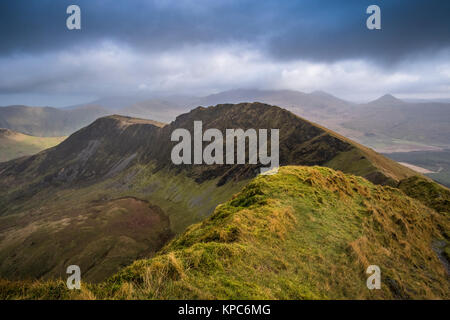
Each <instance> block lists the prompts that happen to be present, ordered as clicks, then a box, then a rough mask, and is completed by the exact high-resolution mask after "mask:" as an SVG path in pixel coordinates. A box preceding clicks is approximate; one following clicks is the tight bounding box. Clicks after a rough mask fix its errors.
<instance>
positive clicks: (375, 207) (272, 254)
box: [0, 166, 450, 299]
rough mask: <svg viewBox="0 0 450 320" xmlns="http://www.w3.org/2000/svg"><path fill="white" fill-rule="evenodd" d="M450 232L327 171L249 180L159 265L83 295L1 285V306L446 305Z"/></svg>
mask: <svg viewBox="0 0 450 320" xmlns="http://www.w3.org/2000/svg"><path fill="white" fill-rule="evenodd" d="M448 226H449V223H448V219H447V218H446V217H445V216H444V215H442V214H439V213H437V212H435V211H434V210H432V209H430V208H428V207H426V206H425V205H423V204H422V203H420V202H419V201H417V200H414V199H412V198H409V197H408V196H406V195H405V194H404V193H403V192H402V191H400V190H399V189H395V188H392V187H382V186H375V185H373V184H372V183H370V182H368V181H367V180H365V179H364V178H361V177H357V176H351V175H346V174H343V173H342V172H337V171H334V170H332V169H329V168H323V167H291V166H289V167H282V168H280V171H279V173H278V174H275V175H272V176H258V177H257V178H255V179H253V180H252V181H251V182H250V183H249V184H248V185H247V186H246V187H245V188H243V190H242V191H241V192H239V193H237V194H235V195H234V196H233V197H232V199H230V200H229V201H228V202H226V203H224V204H221V205H219V206H218V207H217V208H216V210H215V211H214V213H213V215H212V216H210V217H209V218H207V219H206V220H204V221H203V222H200V223H198V224H195V225H192V226H190V227H189V228H188V229H187V230H186V231H185V232H184V233H183V234H181V235H179V236H178V237H177V238H175V239H173V240H172V241H171V242H170V243H169V244H167V245H166V246H165V247H164V248H163V249H162V250H161V251H160V252H159V253H158V254H157V255H156V256H155V257H153V258H151V259H144V260H138V261H136V262H134V263H133V264H132V265H130V266H128V267H126V268H124V269H122V270H121V271H120V272H118V273H117V274H116V275H114V276H113V277H111V278H109V279H108V280H107V281H105V282H102V283H100V284H97V285H91V284H85V291H84V292H81V293H67V292H64V290H62V292H60V291H59V289H58V288H59V287H58V286H57V284H58V282H49V283H42V285H39V284H37V285H35V284H27V285H25V286H23V285H22V286H21V287H20V285H19V284H18V283H15V282H2V283H0V297H1V298H10V299H11V298H12V299H14V298H41V297H45V298H55V299H67V298H75V299H77V298H97V299H328V298H332V299H422V298H423V299H448V298H449V297H450V288H449V282H448V275H447V274H446V271H445V269H444V266H443V264H442V262H441V261H440V260H439V257H438V255H437V254H436V252H435V251H434V250H433V249H432V244H433V241H436V240H441V241H442V240H444V239H445V235H444V233H445V232H443V230H444V231H445V230H449V228H448ZM372 264H375V265H378V266H380V268H381V272H382V287H381V290H368V289H367V287H366V279H367V275H366V274H365V270H366V268H367V266H369V265H372ZM51 286H53V287H51ZM18 287H20V290H19V289H17V288H18ZM55 288H56V289H55ZM46 290H49V291H46ZM53 290H55V294H54V295H53V293H52V292H53Z"/></svg>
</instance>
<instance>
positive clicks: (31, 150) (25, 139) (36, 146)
mask: <svg viewBox="0 0 450 320" xmlns="http://www.w3.org/2000/svg"><path fill="white" fill-rule="evenodd" d="M64 139H65V137H36V136H30V135H27V134H23V133H20V132H17V131H13V130H10V129H3V128H0V162H4V161H8V160H11V159H16V158H20V157H23V156H29V155H32V154H35V153H38V152H39V151H42V150H44V149H48V148H51V147H53V146H55V145H57V144H58V143H60V142H61V141H63V140H64Z"/></svg>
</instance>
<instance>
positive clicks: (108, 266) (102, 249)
mask: <svg viewBox="0 0 450 320" xmlns="http://www.w3.org/2000/svg"><path fill="white" fill-rule="evenodd" d="M153 169H154V166H153V165H152V164H148V165H146V166H144V165H135V166H133V167H131V168H129V169H128V170H126V171H124V172H122V173H121V174H119V175H118V176H115V177H113V178H110V179H107V180H106V181H103V182H100V183H96V184H93V185H90V186H85V187H82V188H69V189H65V188H62V189H50V190H43V191H41V192H39V193H38V194H37V195H35V196H34V197H33V199H32V201H28V202H26V203H24V204H19V205H18V206H17V207H12V206H10V209H11V210H12V211H16V213H12V214H9V215H5V216H0V274H1V275H2V276H3V277H7V278H10V279H27V278H41V279H47V278H57V277H59V276H61V275H64V272H65V270H64V266H67V265H69V264H70V263H73V264H78V265H80V267H82V266H81V265H84V267H82V268H83V269H84V270H87V269H88V270H89V271H88V273H87V274H86V279H87V280H89V281H100V280H104V279H105V278H106V277H109V276H111V275H112V274H113V273H114V272H116V271H117V270H118V268H120V267H123V266H124V265H127V264H129V263H131V262H132V261H134V260H135V259H137V258H142V257H149V256H151V255H152V254H153V252H154V251H155V250H156V249H159V248H160V247H161V245H162V244H165V243H166V242H167V241H168V240H169V238H170V234H171V233H172V232H174V233H180V232H181V231H182V230H184V229H185V228H186V227H187V226H188V225H190V224H192V223H196V222H199V221H201V220H202V219H204V218H205V217H206V216H207V215H208V214H209V213H210V212H212V211H213V209H214V207H215V206H216V205H217V203H220V202H224V201H226V200H227V199H229V198H230V197H231V195H232V194H234V193H235V192H237V191H238V190H239V189H240V188H241V187H242V186H243V185H244V184H245V183H246V181H242V182H240V183H229V184H226V185H224V186H222V187H216V186H215V184H216V183H217V180H210V181H206V182H204V183H202V184H197V183H195V182H194V181H193V180H192V179H189V178H187V177H186V176H185V175H184V174H183V173H180V174H178V175H174V174H173V172H169V171H167V170H161V171H159V172H157V173H152V171H153ZM124 197H137V198H139V199H143V200H146V201H149V202H150V203H151V204H155V203H156V204H158V206H159V207H161V208H162V210H163V211H164V214H162V215H163V216H166V214H167V218H168V221H167V222H166V221H162V222H161V223H159V222H158V223H153V224H144V225H143V226H142V228H134V229H133V230H132V231H131V230H128V229H127V227H126V226H127V223H128V222H133V221H135V220H143V221H144V222H145V221H148V218H149V217H150V218H151V217H152V216H154V214H153V213H152V211H153V210H150V209H145V206H143V205H141V206H139V207H138V209H139V210H137V209H136V208H131V207H130V205H129V204H127V203H125V204H120V205H117V204H115V203H116V200H115V199H118V198H124ZM0 204H1V203H0ZM147 206H148V205H147ZM166 229H170V232H169V231H168V230H166ZM49 234H51V238H49V237H48V235H49ZM75 247H76V248H75ZM125 248H128V249H126V250H125ZM114 252H115V253H114ZM117 252H120V257H119V255H118V254H116V253H117ZM111 255H113V258H111ZM68 263H69V264H68Z"/></svg>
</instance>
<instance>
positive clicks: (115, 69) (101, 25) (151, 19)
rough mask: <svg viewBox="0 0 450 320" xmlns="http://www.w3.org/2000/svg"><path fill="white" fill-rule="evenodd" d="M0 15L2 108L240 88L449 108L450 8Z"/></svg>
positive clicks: (158, 4) (175, 5)
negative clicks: (387, 97)
mask: <svg viewBox="0 0 450 320" xmlns="http://www.w3.org/2000/svg"><path fill="white" fill-rule="evenodd" d="M70 4H77V5H79V6H80V8H81V19H82V22H81V27H82V29H81V30H72V31H69V30H68V29H67V28H66V19H67V17H68V14H66V8H67V7H68V6H69V5H70ZM371 4H377V5H379V6H380V8H381V27H382V29H381V30H368V29H367V28H366V19H367V17H368V16H369V15H368V14H366V8H367V7H368V6H369V5H371ZM0 15H1V16H0V75H1V76H0V105H9V104H27V105H51V106H64V105H70V104H76V103H82V102H87V101H89V100H95V99H97V98H101V97H109V96H120V95H132V96H133V95H150V94H190V95H206V94H211V93H216V92H219V91H224V90H229V89H236V88H259V89H293V90H299V91H304V92H310V91H314V90H324V91H327V92H330V93H332V94H335V95H337V96H339V97H342V98H346V99H350V100H359V101H364V100H369V99H373V98H376V97H378V96H380V95H383V94H385V93H393V94H394V95H397V96H399V97H403V98H450V19H449V15H450V1H441V0H427V1H424V0H404V1H398V0H397V1H396V0H384V1H380V0H370V1H366V0H345V1H336V0H329V1H320V0H303V1H293V0H289V1H280V0H277V1H265V0H239V1H233V0H226V1H225V0H224V1H221V0H209V1H202V0H173V1H170V0H166V1H165V0H156V1H150V0H145V1H144V0H85V1H83V0H70V1H66V0H58V1H55V0H2V1H1V2H0Z"/></svg>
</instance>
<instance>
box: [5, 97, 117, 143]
mask: <svg viewBox="0 0 450 320" xmlns="http://www.w3.org/2000/svg"><path fill="white" fill-rule="evenodd" d="M108 114H110V112H109V111H108V110H106V109H105V108H103V107H100V106H96V105H85V106H82V107H79V108H76V109H73V110H65V109H57V108H51V107H27V106H7V107H0V128H6V129H11V130H14V131H19V132H22V133H25V134H29V135H33V136H41V137H44V136H45V137H60V136H67V135H69V134H72V133H73V132H75V131H76V130H78V129H80V128H82V127H84V126H86V125H88V124H89V123H91V122H92V121H94V120H95V119H97V118H98V117H102V116H105V115H108Z"/></svg>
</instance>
